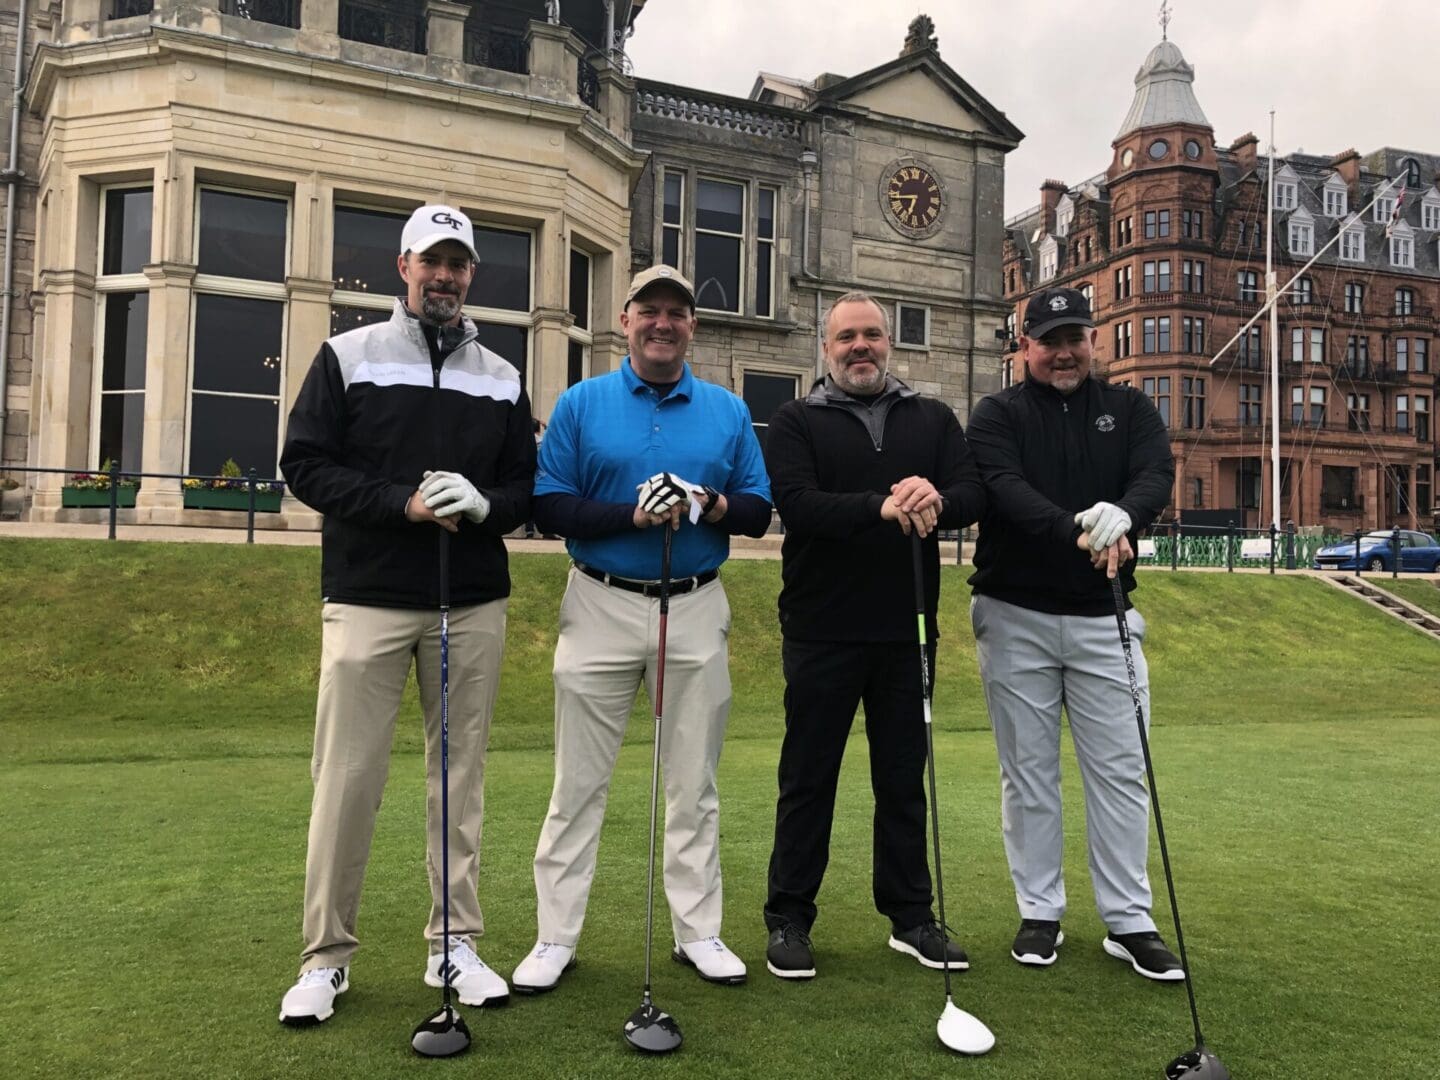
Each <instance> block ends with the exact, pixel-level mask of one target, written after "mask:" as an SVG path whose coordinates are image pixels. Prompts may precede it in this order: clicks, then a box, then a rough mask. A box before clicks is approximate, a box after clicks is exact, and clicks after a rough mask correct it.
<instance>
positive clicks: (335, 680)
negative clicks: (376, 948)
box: [300, 600, 506, 972]
mask: <svg viewBox="0 0 1440 1080" xmlns="http://www.w3.org/2000/svg"><path fill="white" fill-rule="evenodd" d="M505 608H506V601H505V600H495V601H492V602H491V603H488V604H475V605H468V606H466V607H458V608H454V609H452V610H451V612H450V657H449V661H450V662H449V677H450V712H449V729H450V740H449V741H450V755H449V756H450V770H449V771H450V837H449V840H450V897H449V904H450V932H451V934H452V935H459V936H461V937H464V938H467V939H472V944H473V937H474V935H477V934H480V933H482V932H483V931H484V921H483V919H482V917H481V914H480V902H479V899H478V897H477V889H478V886H479V872H480V826H481V819H482V816H483V812H484V805H485V804H484V799H485V794H484V791H485V751H486V747H487V745H488V743H489V739H490V714H491V711H492V710H493V709H494V706H495V692H496V689H497V686H498V684H499V679H500V660H501V655H502V652H503V647H504V642H505ZM322 620H323V630H322V641H321V654H320V694H319V700H318V703H317V705H316V709H315V756H314V759H313V761H312V764H311V776H312V778H313V779H314V782H315V795H314V799H313V801H312V802H311V805H310V840H309V848H308V851H307V853H306V858H305V915H304V925H303V935H304V939H305V945H304V951H303V952H302V953H301V965H300V970H301V971H302V972H303V971H308V970H310V969H311V968H317V967H341V966H343V965H345V964H348V963H349V962H350V958H351V956H352V955H353V954H354V952H355V949H356V946H357V944H358V940H357V938H356V936H355V924H356V918H357V915H358V913H359V910H360V891H361V887H362V886H363V885H364V882H365V864H366V862H367V861H368V859H369V857H370V841H371V838H372V837H373V835H374V832H375V816H376V814H377V813H378V811H379V809H380V798H381V794H382V793H383V791H384V789H385V779H386V776H387V775H388V774H389V770H390V745H391V743H392V741H393V740H394V735H395V720H396V716H397V714H398V713H399V711H400V696H401V694H402V693H403V691H404V689H405V680H406V677H407V676H408V674H409V672H410V664H411V662H412V660H413V662H414V664H415V677H416V681H417V682H418V683H419V687H420V704H421V708H422V710H423V712H424V716H425V775H426V778H427V780H426V799H425V825H426V838H425V842H426V865H427V868H428V870H429V875H430V897H431V906H430V918H429V922H428V923H427V924H426V927H425V936H426V937H427V938H428V939H429V940H430V942H431V943H432V944H431V950H430V951H431V952H439V951H440V938H441V935H442V919H443V916H444V910H443V907H442V905H443V904H444V903H445V902H446V901H445V897H444V896H442V895H441V888H440V880H441V879H440V794H441V791H440V613H439V612H438V611H415V610H410V609H404V608H380V607H365V606H361V605H357V604H326V605H324V608H323V612H322Z"/></svg>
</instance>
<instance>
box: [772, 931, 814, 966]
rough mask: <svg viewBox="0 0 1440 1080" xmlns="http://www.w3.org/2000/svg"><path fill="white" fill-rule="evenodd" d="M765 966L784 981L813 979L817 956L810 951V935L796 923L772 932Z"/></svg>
mask: <svg viewBox="0 0 1440 1080" xmlns="http://www.w3.org/2000/svg"><path fill="white" fill-rule="evenodd" d="M765 966H766V967H767V968H769V969H770V974H771V975H776V976H778V977H780V978H782V979H813V978H814V977H815V954H814V953H812V952H811V951H810V935H809V934H807V933H806V932H805V931H804V930H801V929H800V927H798V926H796V925H795V924H794V923H786V924H785V925H784V926H780V927H777V928H776V929H774V930H771V931H770V944H769V945H768V946H767V947H766V949H765Z"/></svg>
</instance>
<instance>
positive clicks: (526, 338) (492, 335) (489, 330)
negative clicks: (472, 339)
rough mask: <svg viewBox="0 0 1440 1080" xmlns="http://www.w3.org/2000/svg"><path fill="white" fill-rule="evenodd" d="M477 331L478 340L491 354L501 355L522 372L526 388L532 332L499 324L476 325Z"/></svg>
mask: <svg viewBox="0 0 1440 1080" xmlns="http://www.w3.org/2000/svg"><path fill="white" fill-rule="evenodd" d="M475 330H476V340H477V341H479V342H480V344H481V345H484V346H485V348H487V349H489V350H490V351H491V352H494V353H499V354H500V358H501V359H502V360H505V361H507V362H508V363H509V364H510V365H511V366H512V367H514V368H515V370H516V371H518V372H520V385H521V386H522V387H525V377H526V373H525V368H526V360H527V359H528V357H529V342H530V331H529V330H528V329H526V328H525V327H523V326H501V325H499V324H498V323H476V324H475ZM526 389H527V390H528V389H529V388H528V387H526Z"/></svg>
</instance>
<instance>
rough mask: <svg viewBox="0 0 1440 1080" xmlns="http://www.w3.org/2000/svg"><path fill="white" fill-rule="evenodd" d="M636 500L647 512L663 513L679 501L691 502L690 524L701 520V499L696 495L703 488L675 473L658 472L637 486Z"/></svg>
mask: <svg viewBox="0 0 1440 1080" xmlns="http://www.w3.org/2000/svg"><path fill="white" fill-rule="evenodd" d="M636 490H637V491H638V492H639V497H638V499H637V500H636V501H637V502H638V503H639V505H640V509H641V510H644V511H645V512H646V513H647V514H663V513H665V512H666V511H667V510H669V509H670V508H671V507H672V506H674V505H675V504H676V503H678V502H682V501H683V502H687V503H688V504H689V507H688V509H689V518H690V524H692V525H694V524H695V523H696V522H697V521H699V520H700V513H701V507H700V500H699V499H698V498H697V497H696V496H697V494H699V493H700V491H701V490H702V489H701V487H700V486H699V485H698V484H692V483H690V481H688V480H682V479H681V478H680V477H678V476H676V475H675V474H674V473H670V472H658V473H656V474H655V475H654V476H652V477H650V479H649V480H646V481H645V482H644V483H643V484H640V485H638V486H637V487H636Z"/></svg>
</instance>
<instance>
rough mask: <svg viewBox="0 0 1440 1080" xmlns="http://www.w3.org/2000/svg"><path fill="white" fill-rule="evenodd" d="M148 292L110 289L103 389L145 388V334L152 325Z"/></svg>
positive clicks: (106, 303) (107, 298)
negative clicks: (118, 291)
mask: <svg viewBox="0 0 1440 1080" xmlns="http://www.w3.org/2000/svg"><path fill="white" fill-rule="evenodd" d="M149 313H150V294H149V293H148V292H141V293H133V292H122V293H107V294H106V296H105V345H104V350H105V355H104V358H103V360H102V364H103V367H102V369H101V376H100V389H102V390H143V389H144V388H145V336H146V327H147V326H148V325H149V322H150V319H149Z"/></svg>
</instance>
